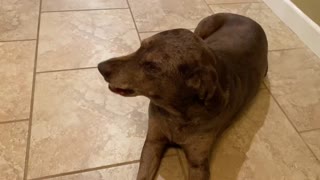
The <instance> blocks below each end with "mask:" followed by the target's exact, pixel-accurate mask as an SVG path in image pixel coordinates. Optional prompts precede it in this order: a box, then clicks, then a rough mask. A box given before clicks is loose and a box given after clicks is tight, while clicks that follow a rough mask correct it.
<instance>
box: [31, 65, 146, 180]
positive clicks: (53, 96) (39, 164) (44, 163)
mask: <svg viewBox="0 0 320 180" xmlns="http://www.w3.org/2000/svg"><path fill="white" fill-rule="evenodd" d="M147 106H148V101H147V99H146V98H143V97H138V98H124V97H121V96H118V95H115V94H113V93H111V92H110V91H109V90H108V87H107V84H106V83H105V82H104V80H103V78H102V77H101V75H100V74H99V73H98V70H97V69H88V70H77V71H66V72H56V73H43V74H39V75H38V76H37V81H36V89H35V99H34V109H33V110H34V111H33V125H32V136H31V150H30V160H29V178H35V177H40V176H47V175H52V174H58V173H62V172H70V171H76V170H81V169H87V168H93V167H100V166H105V165H110V164H115V163H121V162H126V161H132V160H138V159H139V158H140V153H141V149H142V146H143V143H144V140H145V136H146V129H147V115H146V111H147Z"/></svg>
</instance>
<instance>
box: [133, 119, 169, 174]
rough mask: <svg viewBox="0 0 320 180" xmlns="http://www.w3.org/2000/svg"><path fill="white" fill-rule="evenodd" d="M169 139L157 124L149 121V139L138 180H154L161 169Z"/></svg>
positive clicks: (144, 149) (143, 153)
mask: <svg viewBox="0 0 320 180" xmlns="http://www.w3.org/2000/svg"><path fill="white" fill-rule="evenodd" d="M166 145H167V138H166V137H165V136H164V135H163V133H162V132H161V131H160V130H159V127H158V126H157V124H156V123H155V122H152V120H149V128H148V134H147V139H146V141H145V143H144V146H143V149H142V153H141V159H140V167H139V172H138V178H137V180H153V179H154V177H155V175H156V173H157V170H158V168H159V165H160V162H161V158H162V155H163V152H164V150H165V148H166Z"/></svg>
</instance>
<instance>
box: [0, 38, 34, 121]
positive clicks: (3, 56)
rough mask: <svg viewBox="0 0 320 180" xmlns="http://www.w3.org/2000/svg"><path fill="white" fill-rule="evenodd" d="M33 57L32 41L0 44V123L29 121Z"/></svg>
mask: <svg viewBox="0 0 320 180" xmlns="http://www.w3.org/2000/svg"><path fill="white" fill-rule="evenodd" d="M0 34H1V33H0ZM34 55H35V41H21V42H5V43H1V42H0V79H1V82H0V87H1V91H0V122H1V121H2V122H3V121H11V120H18V119H27V118H29V115H30V102H31V89H32V78H33V67H34Z"/></svg>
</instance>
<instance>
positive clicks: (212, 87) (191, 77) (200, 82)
mask: <svg viewBox="0 0 320 180" xmlns="http://www.w3.org/2000/svg"><path fill="white" fill-rule="evenodd" d="M186 85H187V86H188V87H190V88H192V89H194V90H195V91H196V92H197V94H198V97H199V99H200V100H202V101H203V102H204V103H205V104H208V103H209V102H210V101H211V100H212V98H213V97H214V96H215V93H216V90H217V74H216V72H215V71H214V69H213V68H212V69H209V68H202V67H197V68H195V69H193V70H191V72H190V73H189V74H188V76H187V78H186Z"/></svg>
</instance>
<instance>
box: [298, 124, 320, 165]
mask: <svg viewBox="0 0 320 180" xmlns="http://www.w3.org/2000/svg"><path fill="white" fill-rule="evenodd" d="M301 136H302V138H303V139H304V141H305V142H306V143H307V144H308V146H309V147H310V148H311V150H312V151H313V152H314V153H315V155H316V156H317V158H318V159H319V160H320V129H319V130H313V131H309V132H304V133H301Z"/></svg>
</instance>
